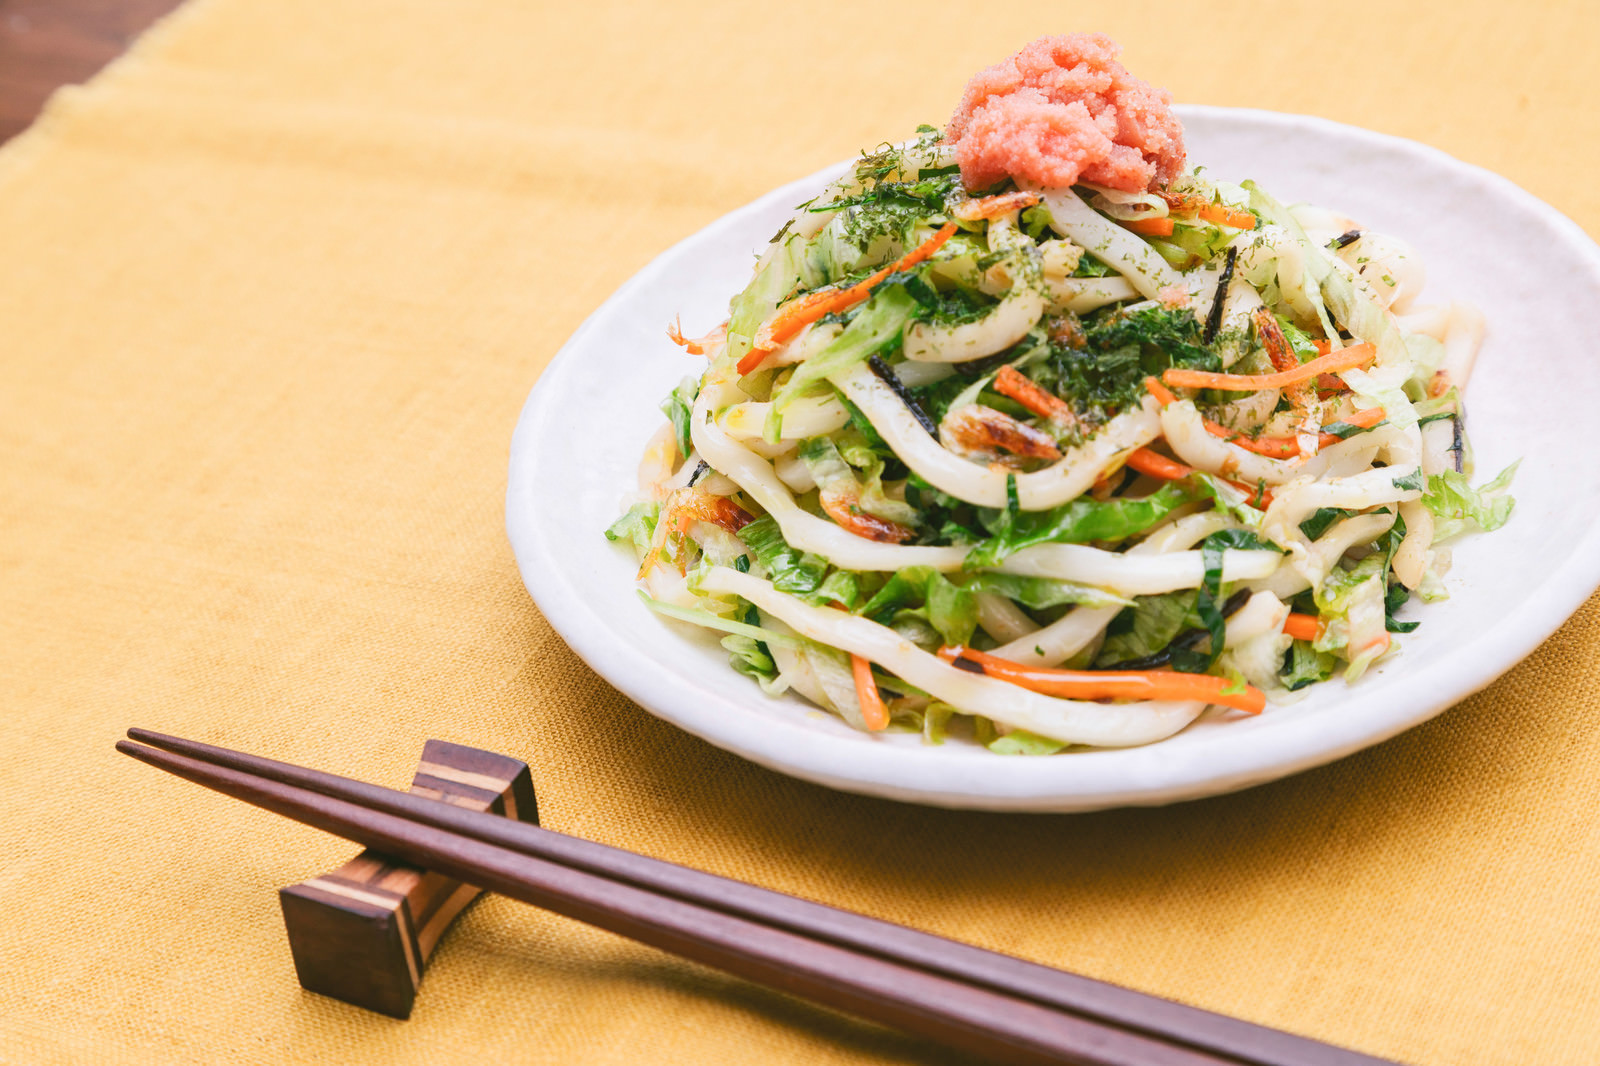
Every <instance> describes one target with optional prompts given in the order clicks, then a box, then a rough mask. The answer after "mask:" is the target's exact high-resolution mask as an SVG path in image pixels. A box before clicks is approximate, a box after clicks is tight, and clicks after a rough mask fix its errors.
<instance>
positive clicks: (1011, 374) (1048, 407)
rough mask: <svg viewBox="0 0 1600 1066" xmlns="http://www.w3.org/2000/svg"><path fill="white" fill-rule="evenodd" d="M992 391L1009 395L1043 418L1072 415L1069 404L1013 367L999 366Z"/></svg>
mask: <svg viewBox="0 0 1600 1066" xmlns="http://www.w3.org/2000/svg"><path fill="white" fill-rule="evenodd" d="M994 391H995V392H998V393H999V394H1000V395H1002V396H1009V397H1010V398H1011V399H1013V400H1015V401H1017V402H1018V403H1020V404H1021V405H1022V406H1024V407H1026V408H1027V409H1028V410H1030V411H1032V412H1033V413H1034V414H1036V415H1039V416H1040V417H1043V418H1067V417H1071V415H1072V407H1071V405H1069V404H1068V403H1067V402H1066V401H1065V400H1063V399H1061V398H1060V397H1059V396H1053V395H1051V394H1050V393H1048V392H1046V391H1045V390H1044V389H1041V388H1040V387H1039V386H1038V385H1036V384H1034V383H1033V380H1032V379H1031V378H1029V377H1028V376H1027V375H1026V374H1023V373H1021V372H1020V371H1018V370H1017V369H1016V368H1015V367H1010V366H1003V367H1001V368H1000V372H999V373H998V374H996V375H995V376H994Z"/></svg>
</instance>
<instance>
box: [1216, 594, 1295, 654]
mask: <svg viewBox="0 0 1600 1066" xmlns="http://www.w3.org/2000/svg"><path fill="white" fill-rule="evenodd" d="M1288 617H1289V608H1288V607H1287V606H1286V605H1285V604H1284V602H1283V601H1282V600H1280V599H1278V597H1276V596H1274V595H1273V594H1272V593H1270V592H1257V593H1255V594H1254V595H1252V596H1251V597H1250V599H1249V600H1247V601H1245V605H1244V606H1243V607H1241V608H1239V609H1238V610H1237V611H1235V612H1233V614H1232V615H1230V616H1229V617H1228V621H1227V636H1226V637H1224V638H1223V641H1222V646H1223V647H1224V648H1237V647H1238V646H1239V645H1241V644H1244V643H1245V642H1247V641H1251V640H1254V639H1256V638H1257V637H1259V636H1261V635H1262V634H1264V633H1281V632H1282V631H1283V623H1284V621H1285V620H1286V619H1287V618H1288ZM1279 662H1280V663H1281V662H1282V659H1281V658H1280V659H1279Z"/></svg>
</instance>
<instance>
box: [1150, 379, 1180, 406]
mask: <svg viewBox="0 0 1600 1066" xmlns="http://www.w3.org/2000/svg"><path fill="white" fill-rule="evenodd" d="M1144 387H1145V391H1147V392H1149V393H1150V395H1152V396H1154V397H1155V398H1156V402H1157V403H1159V404H1160V405H1161V406H1162V407H1165V406H1167V404H1169V403H1172V402H1174V401H1175V400H1177V398H1178V394H1177V393H1175V392H1173V391H1172V390H1171V389H1169V388H1167V387H1166V386H1165V385H1163V384H1161V382H1160V381H1159V380H1157V379H1156V378H1145V379H1144Z"/></svg>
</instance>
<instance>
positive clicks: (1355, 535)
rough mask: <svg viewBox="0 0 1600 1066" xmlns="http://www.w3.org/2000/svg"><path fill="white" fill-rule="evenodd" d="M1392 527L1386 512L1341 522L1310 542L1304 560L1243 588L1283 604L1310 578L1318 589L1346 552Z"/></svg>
mask: <svg viewBox="0 0 1600 1066" xmlns="http://www.w3.org/2000/svg"><path fill="white" fill-rule="evenodd" d="M1392 525H1394V514H1393V513H1392V512H1388V511H1382V512H1378V513H1376V514H1362V515H1354V516H1352V517H1350V518H1345V519H1341V520H1340V521H1338V522H1335V523H1334V524H1333V525H1331V526H1329V527H1328V529H1327V531H1326V532H1325V533H1323V534H1322V536H1320V537H1318V538H1317V539H1316V540H1314V541H1312V542H1311V547H1310V548H1309V549H1307V552H1306V558H1305V559H1304V560H1300V561H1298V562H1296V563H1294V564H1290V565H1285V566H1280V567H1278V569H1277V570H1276V571H1275V572H1274V573H1273V574H1272V576H1270V577H1268V578H1265V579H1263V580H1260V581H1250V582H1247V583H1246V584H1247V586H1248V587H1249V588H1252V589H1255V590H1257V591H1260V592H1270V593H1272V594H1273V595H1275V596H1277V597H1278V598H1279V599H1282V600H1287V599H1292V598H1293V597H1295V596H1297V595H1299V594H1300V593H1302V592H1304V591H1305V590H1306V589H1308V588H1310V587H1311V585H1312V577H1315V578H1316V583H1317V584H1318V585H1320V584H1321V583H1322V579H1323V578H1325V577H1326V576H1327V575H1328V573H1329V572H1330V571H1331V570H1332V569H1333V566H1334V564H1335V563H1337V562H1338V561H1339V560H1340V559H1342V558H1343V557H1344V553H1345V552H1347V551H1349V550H1350V549H1351V548H1353V547H1355V546H1356V545H1357V544H1370V543H1372V542H1373V541H1375V540H1377V539H1378V538H1379V537H1381V536H1383V535H1384V534H1385V533H1387V532H1388V531H1389V527H1390V526H1392Z"/></svg>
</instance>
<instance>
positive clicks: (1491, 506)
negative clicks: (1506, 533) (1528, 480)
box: [1422, 459, 1521, 543]
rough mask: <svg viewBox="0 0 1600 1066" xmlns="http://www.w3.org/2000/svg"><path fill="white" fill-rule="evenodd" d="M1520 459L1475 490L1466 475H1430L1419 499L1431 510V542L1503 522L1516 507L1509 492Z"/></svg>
mask: <svg viewBox="0 0 1600 1066" xmlns="http://www.w3.org/2000/svg"><path fill="white" fill-rule="evenodd" d="M1520 462H1521V460H1520V459H1519V460H1518V461H1517V462H1516V463H1512V464H1511V465H1510V466H1508V467H1506V468H1505V469H1504V470H1502V471H1500V473H1498V474H1496V475H1495V477H1494V479H1493V480H1491V481H1489V482H1487V483H1485V484H1484V485H1483V486H1482V487H1481V488H1477V489H1474V488H1473V487H1472V486H1471V485H1469V484H1468V483H1467V477H1466V475H1465V474H1458V473H1456V472H1455V471H1454V470H1446V471H1445V472H1444V473H1442V474H1434V475H1432V476H1431V477H1429V478H1428V488H1427V491H1426V492H1425V493H1424V494H1423V496H1422V502H1423V503H1424V504H1425V505H1427V508H1428V510H1430V511H1432V512H1433V539H1434V542H1435V543H1438V542H1439V541H1441V540H1447V539H1449V538H1450V537H1454V536H1457V535H1459V534H1461V533H1466V532H1469V531H1472V530H1482V531H1483V532H1488V531H1490V530H1494V529H1499V528H1500V527H1501V526H1503V525H1505V524H1506V521H1507V520H1508V519H1510V517H1511V510H1512V508H1513V507H1515V506H1516V501H1515V500H1514V499H1512V497H1511V496H1509V495H1508V492H1509V490H1510V488H1511V479H1512V477H1514V476H1515V475H1516V472H1517V466H1518V464H1519V463H1520Z"/></svg>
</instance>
